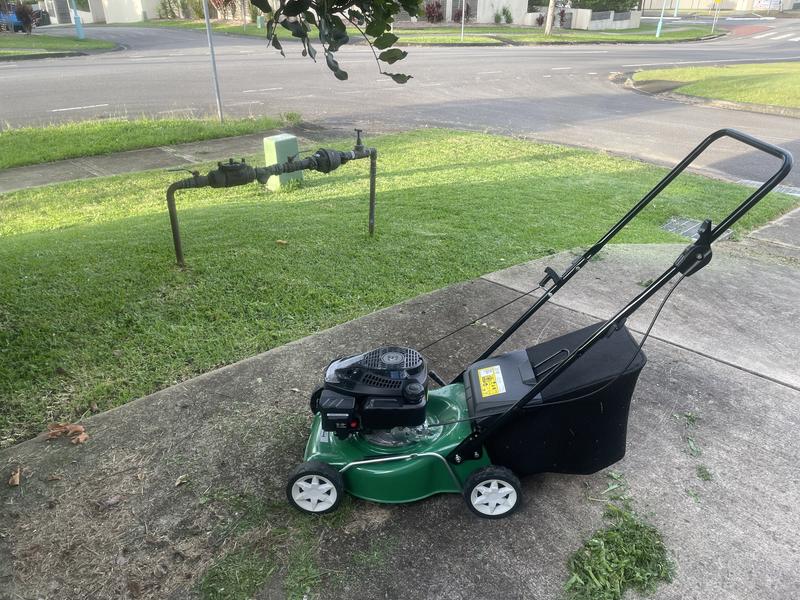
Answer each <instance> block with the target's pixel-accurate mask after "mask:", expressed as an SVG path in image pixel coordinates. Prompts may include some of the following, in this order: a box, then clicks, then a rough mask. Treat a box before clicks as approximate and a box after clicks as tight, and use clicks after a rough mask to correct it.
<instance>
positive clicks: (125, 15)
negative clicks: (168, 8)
mask: <svg viewBox="0 0 800 600" xmlns="http://www.w3.org/2000/svg"><path fill="white" fill-rule="evenodd" d="M101 1H102V4H103V11H104V13H105V18H106V23H135V22H137V21H141V20H143V19H144V18H147V19H155V18H157V17H158V0H101Z"/></svg>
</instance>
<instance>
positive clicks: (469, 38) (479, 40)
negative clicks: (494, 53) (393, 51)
mask: <svg viewBox="0 0 800 600" xmlns="http://www.w3.org/2000/svg"><path fill="white" fill-rule="evenodd" d="M422 44H482V45H487V46H502V45H503V42H502V41H501V40H498V39H497V38H494V37H490V36H486V35H467V34H464V39H463V40H462V39H461V36H460V35H406V34H403V35H402V36H400V39H399V40H398V42H397V45H398V46H403V45H412V46H416V45H422Z"/></svg>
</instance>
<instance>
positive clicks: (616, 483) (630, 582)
mask: <svg viewBox="0 0 800 600" xmlns="http://www.w3.org/2000/svg"><path fill="white" fill-rule="evenodd" d="M609 477H610V478H611V479H612V481H611V482H610V483H609V485H608V488H607V489H606V491H605V492H603V494H607V493H608V492H612V493H611V494H609V495H608V496H606V497H607V498H608V501H607V503H606V508H605V513H604V518H605V520H606V521H607V522H608V526H607V527H606V528H605V529H601V530H599V531H596V532H595V533H594V534H593V535H592V537H591V538H590V539H589V540H588V541H587V542H586V543H585V544H584V545H583V547H582V548H581V549H580V550H578V551H577V552H575V554H573V555H572V557H571V558H570V559H569V562H568V565H567V567H568V569H569V572H570V578H569V580H568V581H567V584H566V591H567V597H568V598H569V599H570V600H620V599H621V598H622V597H623V596H624V595H625V592H626V591H627V590H628V589H633V590H636V591H637V592H639V593H640V594H648V593H652V592H653V591H655V589H656V587H657V586H658V584H659V583H661V582H669V581H671V580H672V575H673V572H674V570H675V566H674V564H673V563H672V561H671V560H670V558H669V556H668V554H667V549H666V547H665V546H664V540H663V539H662V537H661V534H660V533H659V531H658V530H657V529H656V528H655V527H653V526H652V525H650V524H648V523H646V522H645V521H644V520H642V518H641V517H640V516H639V515H638V514H636V513H635V512H634V510H633V508H632V507H631V501H630V499H629V497H628V496H627V484H626V483H625V480H624V479H623V478H622V476H621V475H620V474H618V473H614V472H613V471H612V472H611V473H610V474H609Z"/></svg>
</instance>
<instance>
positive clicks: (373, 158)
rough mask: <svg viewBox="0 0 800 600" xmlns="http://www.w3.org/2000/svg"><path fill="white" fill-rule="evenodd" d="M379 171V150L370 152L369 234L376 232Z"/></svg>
mask: <svg viewBox="0 0 800 600" xmlns="http://www.w3.org/2000/svg"><path fill="white" fill-rule="evenodd" d="M377 172H378V151H377V150H376V149H375V148H373V149H372V151H371V152H370V153H369V235H370V237H372V236H373V235H374V234H375V177H376V174H377Z"/></svg>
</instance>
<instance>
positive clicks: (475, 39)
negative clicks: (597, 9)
mask: <svg viewBox="0 0 800 600" xmlns="http://www.w3.org/2000/svg"><path fill="white" fill-rule="evenodd" d="M140 25H141V26H144V27H179V28H182V29H202V28H205V23H204V22H203V21H189V20H167V19H163V20H153V21H145V22H143V23H141V24H140ZM212 27H213V28H214V31H219V32H222V33H234V34H240V35H241V34H244V35H252V36H260V37H263V36H265V35H266V31H265V30H264V29H257V28H256V26H255V25H248V26H247V29H246V30H243V28H242V25H241V23H238V24H233V23H232V22H216V23H214V24H213V25H212ZM718 29H719V28H718ZM655 32H656V26H655V25H653V24H650V23H646V24H644V25H642V26H641V27H639V28H637V29H625V30H614V31H581V30H577V29H555V30H554V31H553V35H551V36H548V37H545V35H544V29H543V28H542V27H519V26H516V27H515V26H506V27H502V26H482V25H470V26H468V27H467V29H466V32H465V36H464V41H463V42H462V41H461V28H460V27H457V26H452V27H414V28H402V27H398V28H396V29H395V30H394V33H395V35H397V36H398V37H399V38H400V39H399V43H400V44H401V45H402V44H410V45H424V44H460V43H464V44H487V45H490V44H500V43H504V42H503V40H508V41H510V42H513V43H518V44H563V43H581V42H583V43H596V42H654V43H663V42H678V41H686V40H696V39H700V38H702V37H705V36H707V35H710V34H711V27H709V26H705V25H688V26H681V27H680V28H677V27H676V28H675V29H674V30H673V29H672V28H670V27H666V28H665V29H664V31H663V32H662V33H661V37H659V38H656V37H655ZM279 33H280V32H279ZM348 34H349V35H350V36H351V37H352V38H354V39H358V38H360V37H361V35H360V34H359V33H358V31H357V30H355V29H348ZM283 37H285V38H288V32H287V33H286V34H285V35H283Z"/></svg>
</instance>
